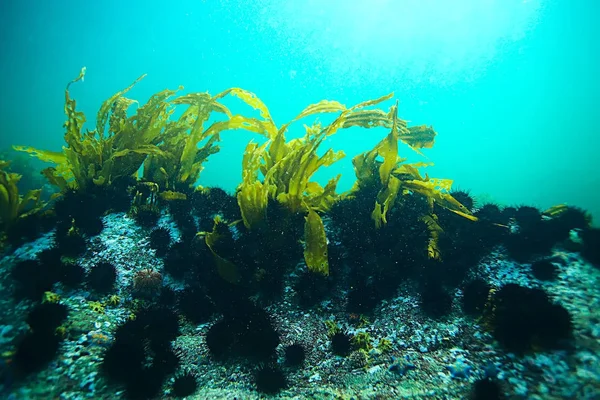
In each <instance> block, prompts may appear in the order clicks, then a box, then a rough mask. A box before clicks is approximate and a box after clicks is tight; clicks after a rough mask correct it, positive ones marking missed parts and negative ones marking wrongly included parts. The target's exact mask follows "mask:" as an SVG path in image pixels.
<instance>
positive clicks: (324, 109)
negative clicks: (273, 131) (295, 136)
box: [278, 100, 347, 135]
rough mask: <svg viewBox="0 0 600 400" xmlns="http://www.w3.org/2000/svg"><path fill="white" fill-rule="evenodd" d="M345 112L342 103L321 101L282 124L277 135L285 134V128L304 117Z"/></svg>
mask: <svg viewBox="0 0 600 400" xmlns="http://www.w3.org/2000/svg"><path fill="white" fill-rule="evenodd" d="M345 110H347V109H346V106H345V105H343V104H342V103H339V102H337V101H331V100H321V101H320V102H318V103H315V104H311V105H309V106H308V107H306V108H305V109H304V110H302V112H301V113H300V114H298V115H297V116H296V117H295V118H294V119H292V120H291V121H289V122H288V123H287V124H284V125H283V126H282V127H281V128H280V129H279V132H278V133H279V134H281V135H283V134H284V133H285V131H286V130H287V128H288V127H289V126H290V125H291V124H292V123H294V122H296V121H298V120H300V119H302V118H306V117H309V116H311V115H316V114H328V113H335V112H340V111H345Z"/></svg>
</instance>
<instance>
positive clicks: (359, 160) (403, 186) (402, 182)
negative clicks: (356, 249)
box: [344, 102, 477, 260]
mask: <svg viewBox="0 0 600 400" xmlns="http://www.w3.org/2000/svg"><path fill="white" fill-rule="evenodd" d="M397 113H398V102H396V104H395V105H394V106H392V107H391V109H390V112H389V113H387V114H386V115H385V116H384V114H383V113H381V112H375V113H371V114H369V115H371V117H372V119H373V121H374V124H375V125H377V126H385V127H389V129H390V131H389V133H388V134H387V135H386V136H385V137H384V138H383V139H382V140H381V141H380V142H379V143H378V144H377V145H376V146H375V147H374V148H373V149H372V150H370V151H368V152H364V153H362V154H358V155H357V156H355V157H354V158H353V160H352V163H353V166H354V170H355V173H356V178H357V181H356V183H355V185H354V187H353V188H352V189H351V190H350V191H349V192H348V193H346V194H345V195H344V196H345V197H348V196H353V194H354V193H356V192H357V191H359V190H361V189H366V188H369V187H375V188H379V189H378V193H377V196H376V198H375V199H374V200H375V206H374V208H373V211H372V212H371V218H372V219H373V221H374V224H375V227H376V228H381V227H382V226H383V225H385V224H387V222H388V221H387V215H388V213H389V211H390V210H391V209H392V208H393V207H394V205H395V203H396V202H398V201H402V197H403V196H404V195H409V194H418V195H422V196H424V197H425V198H426V199H427V201H428V204H429V213H428V214H425V215H423V216H421V220H422V221H423V222H424V223H425V224H426V226H427V228H428V231H429V242H428V248H427V253H428V256H429V258H430V259H436V260H440V259H441V254H440V250H439V247H438V239H439V236H440V234H441V233H442V232H443V230H442V228H441V227H440V225H439V223H438V220H437V216H436V215H435V213H434V205H435V204H437V205H438V206H440V207H442V208H445V209H447V210H449V211H451V212H453V213H456V214H458V215H460V216H462V217H464V218H467V219H469V220H472V221H476V220H477V218H476V217H474V216H473V215H472V214H471V212H470V211H469V210H468V209H467V208H466V207H464V206H463V205H462V204H461V203H460V202H458V201H457V200H456V199H454V197H452V195H450V193H449V192H450V189H451V186H452V181H451V180H448V179H432V178H429V176H427V175H425V176H424V177H423V176H421V174H420V172H419V169H420V168H422V167H426V166H429V165H432V164H430V163H429V164H428V163H422V162H418V163H406V161H407V160H406V159H403V158H401V157H399V155H398V152H399V148H398V142H399V141H401V142H403V143H405V144H407V145H408V146H409V147H411V148H412V149H413V150H415V151H416V152H417V153H419V154H420V151H419V149H422V148H429V147H432V146H433V141H434V138H435V136H436V132H435V131H434V130H433V128H431V127H428V126H424V125H423V126H416V127H408V126H407V125H406V122H405V121H403V120H401V119H399V118H398V117H397ZM350 124H351V125H353V126H356V125H358V122H356V121H352V120H351V122H350Z"/></svg>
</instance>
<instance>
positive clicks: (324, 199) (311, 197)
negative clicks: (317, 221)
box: [304, 174, 342, 212]
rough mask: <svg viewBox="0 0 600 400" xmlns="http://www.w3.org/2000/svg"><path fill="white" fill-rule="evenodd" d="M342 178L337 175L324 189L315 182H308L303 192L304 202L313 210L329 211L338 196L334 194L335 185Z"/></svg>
mask: <svg viewBox="0 0 600 400" xmlns="http://www.w3.org/2000/svg"><path fill="white" fill-rule="evenodd" d="M341 177H342V175H341V174H338V175H337V176H336V177H335V178H332V179H330V180H329V182H327V185H325V187H322V186H321V185H319V184H318V183H317V182H308V184H307V185H306V191H305V194H306V195H305V199H304V200H305V202H306V204H307V205H308V206H309V207H310V208H311V209H313V210H316V211H321V212H326V211H329V210H330V209H331V206H332V205H333V203H335V202H336V201H337V200H338V199H339V195H337V194H336V193H335V189H336V187H337V184H338V182H339V180H340V178H341Z"/></svg>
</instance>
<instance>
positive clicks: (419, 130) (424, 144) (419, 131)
mask: <svg viewBox="0 0 600 400" xmlns="http://www.w3.org/2000/svg"><path fill="white" fill-rule="evenodd" d="M407 129H408V132H402V133H401V134H400V135H399V136H398V138H399V139H400V140H401V141H402V142H403V143H405V144H407V145H409V146H410V147H412V148H413V149H430V148H432V147H433V144H434V142H435V137H436V135H437V132H436V131H435V130H434V129H433V127H432V126H426V125H419V126H411V127H409V128H407Z"/></svg>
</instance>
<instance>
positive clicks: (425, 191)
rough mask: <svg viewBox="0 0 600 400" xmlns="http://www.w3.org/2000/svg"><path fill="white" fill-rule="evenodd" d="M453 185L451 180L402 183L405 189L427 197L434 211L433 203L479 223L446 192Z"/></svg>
mask: <svg viewBox="0 0 600 400" xmlns="http://www.w3.org/2000/svg"><path fill="white" fill-rule="evenodd" d="M451 184H452V181H451V180H449V179H429V180H426V181H421V180H409V181H403V182H402V186H403V188H405V189H408V190H411V191H413V192H415V193H419V194H421V195H423V196H425V197H427V199H428V200H429V202H430V205H431V209H432V210H433V203H435V204H437V205H439V206H440V207H443V208H445V209H447V210H448V211H452V212H453V213H455V214H458V215H460V216H462V217H465V218H467V219H469V220H471V221H477V217H475V216H474V215H472V214H471V212H470V211H469V210H468V209H467V208H466V207H465V206H463V205H462V204H460V203H459V202H458V200H456V199H455V198H454V197H452V195H451V194H449V193H447V192H446V191H448V190H450V186H451Z"/></svg>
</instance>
